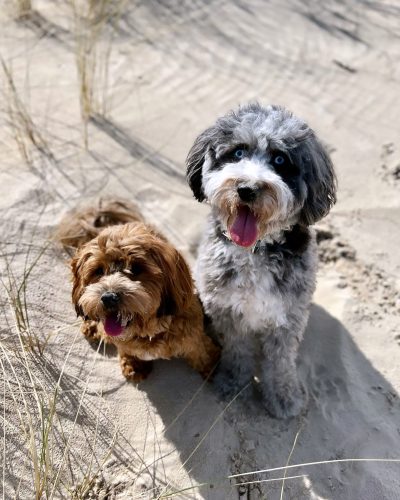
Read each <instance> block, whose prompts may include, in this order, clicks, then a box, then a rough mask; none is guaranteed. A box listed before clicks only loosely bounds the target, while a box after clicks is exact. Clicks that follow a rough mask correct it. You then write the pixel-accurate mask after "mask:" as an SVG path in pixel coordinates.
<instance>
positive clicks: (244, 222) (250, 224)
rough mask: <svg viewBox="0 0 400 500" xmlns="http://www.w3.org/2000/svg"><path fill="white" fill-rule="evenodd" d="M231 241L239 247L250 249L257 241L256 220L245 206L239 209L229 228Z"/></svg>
mask: <svg viewBox="0 0 400 500" xmlns="http://www.w3.org/2000/svg"><path fill="white" fill-rule="evenodd" d="M229 233H230V235H231V238H232V240H233V241H234V242H235V243H236V244H237V245H240V246H241V247H251V246H252V245H254V243H255V242H256V240H257V236H258V229H257V218H256V216H255V215H254V214H253V212H252V211H251V210H250V208H249V207H248V206H246V205H243V206H241V207H240V208H239V210H238V213H237V216H236V219H235V220H234V221H233V224H232V226H231V227H230V228H229Z"/></svg>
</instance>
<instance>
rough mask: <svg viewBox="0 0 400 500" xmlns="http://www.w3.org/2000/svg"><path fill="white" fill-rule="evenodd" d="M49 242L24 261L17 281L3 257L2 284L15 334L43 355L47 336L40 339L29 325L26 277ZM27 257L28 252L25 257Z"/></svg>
mask: <svg viewBox="0 0 400 500" xmlns="http://www.w3.org/2000/svg"><path fill="white" fill-rule="evenodd" d="M48 245H49V244H46V245H45V246H44V247H43V248H42V249H41V250H40V251H39V253H38V255H37V256H36V258H35V259H34V260H33V262H32V263H31V264H30V265H29V266H28V265H27V263H25V268H24V272H23V275H22V278H21V280H20V281H19V280H18V279H17V278H16V276H15V274H14V272H13V270H12V268H11V266H10V263H9V262H8V259H7V258H6V257H5V256H3V257H4V260H5V264H6V273H7V283H5V282H4V281H3V280H2V283H3V286H4V288H5V290H6V293H7V297H8V301H9V305H10V308H11V312H12V315H13V318H14V324H15V328H16V331H17V334H18V336H19V338H20V340H21V342H22V344H23V346H24V348H27V349H29V350H30V351H31V352H34V353H37V354H39V355H43V352H44V349H45V348H46V345H47V342H48V340H49V336H47V338H44V339H40V338H39V337H38V336H37V335H36V333H35V332H34V331H33V329H32V328H31V326H30V322H29V310H28V303H27V286H28V279H29V276H30V274H31V273H32V270H33V269H34V267H35V266H36V265H37V263H38V262H39V260H40V258H41V257H42V255H43V254H44V252H45V251H46V249H47V247H48ZM28 257H29V252H28V254H27V258H28Z"/></svg>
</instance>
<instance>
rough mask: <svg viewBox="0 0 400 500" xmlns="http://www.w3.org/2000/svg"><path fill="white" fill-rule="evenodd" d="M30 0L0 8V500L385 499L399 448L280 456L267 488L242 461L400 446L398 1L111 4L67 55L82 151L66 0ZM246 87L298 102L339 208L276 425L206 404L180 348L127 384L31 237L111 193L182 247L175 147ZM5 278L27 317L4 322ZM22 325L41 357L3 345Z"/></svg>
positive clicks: (257, 409)
mask: <svg viewBox="0 0 400 500" xmlns="http://www.w3.org/2000/svg"><path fill="white" fill-rule="evenodd" d="M17 3H18V2H15V4H17ZM98 5H102V3H101V2H99V3H98ZM33 7H34V12H32V13H31V14H30V15H29V16H25V17H22V18H20V19H19V20H16V12H15V10H14V9H13V8H12V7H11V2H3V3H2V4H1V10H0V12H1V28H0V33H1V34H0V52H1V55H2V58H3V60H4V62H5V64H6V67H7V68H8V71H9V75H11V77H12V79H13V83H14V85H15V92H14V91H13V90H12V89H11V90H10V81H9V80H8V81H7V78H6V77H5V76H4V74H3V84H2V90H3V96H2V100H1V106H0V108H1V115H0V121H1V127H0V152H1V167H0V214H1V235H2V238H1V258H0V261H1V263H0V266H1V267H0V270H1V278H2V282H3V286H2V290H3V291H2V293H1V311H2V312H1V315H2V322H1V325H0V326H1V334H0V335H1V336H0V345H1V350H0V359H1V365H0V367H1V369H0V377H1V380H0V386H1V388H0V394H1V395H0V401H1V407H2V408H1V412H0V415H1V417H2V418H0V422H2V423H1V425H0V427H1V429H0V441H1V450H2V452H1V454H0V455H1V457H0V463H1V464H2V467H1V471H2V473H1V475H2V481H1V482H0V483H1V486H0V490H2V493H3V498H6V499H9V498H10V499H11V498H23V499H32V498H39V497H40V495H42V496H43V497H44V498H46V497H47V498H103V499H105V498H115V499H133V498H143V499H151V498H163V497H162V495H163V494H164V495H165V494H166V493H168V492H169V493H171V492H173V491H178V490H182V489H185V488H189V489H186V490H185V491H181V492H180V493H179V494H178V495H177V496H176V497H178V498H188V499H189V498H190V499H194V498H199V499H209V500H226V499H235V498H239V497H240V498H242V497H243V498H247V499H266V498H268V499H269V500H273V499H280V498H285V499H296V500H298V499H334V500H345V499H348V500H376V499H399V498H400V463H389V462H375V461H371V462H353V463H350V462H334V463H328V464H321V465H310V466H303V467H297V468H291V469H288V470H287V472H286V474H287V476H301V477H297V478H293V479H287V480H286V481H285V482H284V483H283V482H282V480H277V481H274V482H272V481H271V482H265V480H269V479H274V478H275V479H277V478H278V479H279V478H282V477H283V475H284V471H283V470H276V471H272V472H270V473H265V472H264V473H258V474H251V473H252V472H254V471H260V470H265V469H271V468H279V467H282V466H285V465H286V464H287V463H290V464H302V463H309V462H319V461H332V460H344V459H355V458H356V459H363V458H376V459H377V458H379V459H394V458H397V459H400V404H399V396H398V394H399V390H400V371H399V369H398V367H399V359H400V336H399V335H400V334H399V326H400V320H399V312H400V298H399V290H400V272H399V271H400V254H399V251H398V249H399V246H400V231H399V226H400V223H399V220H400V197H399V189H400V174H399V169H400V141H399V127H400V118H399V117H400V100H399V83H400V64H399V59H400V41H399V33H400V8H399V6H398V5H397V3H396V2H395V1H389V0H379V1H366V0H365V1H362V2H351V1H350V0H343V1H340V2H339V1H334V0H328V1H326V2H318V1H317V0H307V1H299V0H291V1H289V0H282V1H278V0H270V1H268V2H267V1H263V0H250V1H244V0H233V1H231V2H223V1H219V2H218V1H215V0H214V1H211V0H207V1H205V2H200V1H197V0H196V1H193V2H179V1H177V0H168V1H165V2H161V1H159V2H156V1H154V0H146V1H141V2H139V1H138V2H122V3H121V6H120V7H119V8H117V14H115V16H114V18H113V19H111V20H110V21H109V22H108V23H106V24H104V23H103V24H102V23H101V22H99V24H98V26H100V28H99V34H98V36H97V37H96V38H95V40H94V42H93V45H92V52H91V53H90V51H89V52H86V56H87V65H88V66H90V64H91V61H93V57H94V56H95V58H96V70H95V71H96V76H95V78H94V90H95V93H94V102H93V106H92V108H93V109H92V115H93V119H92V120H90V123H89V124H88V149H85V147H84V133H83V130H84V128H83V121H82V117H81V111H80V105H79V103H80V101H79V99H80V94H79V78H78V73H77V63H76V61H77V57H78V59H79V58H80V60H81V61H82V57H83V56H82V54H83V53H84V52H82V50H81V51H79V47H81V48H82V46H83V41H84V40H85V38H82V32H80V31H79V30H78V29H77V24H79V23H80V21H79V19H80V18H79V17H75V18H74V16H73V12H72V8H71V5H70V4H69V3H68V2H65V3H64V2H49V1H39V0H38V1H34V2H33ZM98 8H100V7H98ZM77 9H80V7H79V5H78V6H77ZM79 34H80V35H79ZM88 47H89V49H90V47H91V46H90V44H89V46H88V45H86V49H88ZM79 54H80V55H79ZM104 68H108V71H104ZM1 71H2V72H3V73H4V71H3V69H1ZM89 73H90V72H89ZM254 99H257V100H260V101H261V102H262V103H265V104H266V103H278V104H282V105H285V106H287V107H288V108H290V109H292V110H293V111H294V112H295V113H297V114H299V115H300V116H302V117H304V118H305V119H306V120H307V121H308V122H309V123H310V124H311V125H312V127H313V128H314V129H315V130H316V131H317V133H318V134H319V135H320V137H321V138H322V139H323V140H324V141H325V142H326V144H327V145H328V147H329V149H330V151H331V154H332V158H333V160H334V163H335V165H336V170H337V173H338V177H339V196H338V203H337V205H336V206H335V208H334V209H333V210H332V213H331V214H330V216H329V217H328V218H327V219H326V220H325V221H323V222H322V223H321V224H320V226H319V239H320V257H321V264H320V271H319V277H318V287H317V291H316V294H315V297H314V304H313V306H312V310H311V317H310V321H309V325H308V328H307V331H306V335H305V339H304V342H303V345H302V347H301V353H300V356H299V369H300V373H301V377H302V380H303V382H304V384H305V385H306V386H307V387H308V392H309V401H308V404H307V407H306V410H305V412H304V414H303V415H302V416H300V417H298V418H295V419H292V420H289V421H278V420H274V419H272V418H270V417H269V416H268V415H267V414H266V412H265V410H264V409H263V408H262V406H261V404H260V402H259V401H258V400H257V399H256V398H255V397H254V395H253V394H251V392H250V391H247V392H248V393H247V394H243V397H240V398H238V399H237V400H235V401H233V402H232V403H231V404H230V405H229V407H226V403H223V402H222V401H220V400H219V398H218V396H217V395H216V393H215V392H214V391H213V389H212V387H211V386H209V385H207V384H206V385H204V384H203V383H202V380H201V378H200V376H199V375H198V374H196V373H194V372H193V371H191V370H190V369H189V367H188V366H186V365H185V363H183V362H180V361H169V362H167V361H159V362H157V363H156V364H155V370H154V373H152V375H151V376H150V377H149V379H148V380H147V381H146V382H144V383H143V384H141V385H140V386H139V387H135V386H133V385H131V384H129V383H126V382H125V381H124V379H123V378H122V376H121V373H120V369H119V366H118V362H117V359H116V357H115V353H113V352H108V353H103V352H96V350H94V349H92V348H91V347H90V346H89V345H88V344H87V343H86V341H85V339H83V338H82V337H81V335H80V333H79V326H78V322H77V321H76V318H75V315H74V311H73V308H72V305H71V302H70V290H71V284H70V277H69V271H68V266H67V256H66V255H65V254H64V253H63V252H62V251H61V250H60V248H59V247H57V245H56V244H55V243H54V242H51V241H50V240H49V238H50V236H51V234H52V233H53V231H54V229H55V227H56V225H57V223H58V221H59V220H60V219H61V217H62V215H63V214H64V213H65V211H66V210H68V209H69V208H72V207H74V206H75V205H76V204H78V203H81V202H83V201H86V200H88V199H95V198H96V197H98V196H101V195H113V196H118V197H122V198H128V199H130V200H136V201H137V202H138V203H139V205H140V207H141V209H142V211H143V213H144V214H145V216H146V217H147V219H148V220H149V221H151V222H153V223H155V224H156V225H157V226H158V227H159V228H160V229H161V230H163V231H164V232H165V234H166V235H168V237H169V238H170V239H171V241H173V242H174V244H175V245H176V246H177V247H178V248H179V249H180V250H182V251H183V252H184V254H185V255H186V257H187V258H188V260H189V261H190V262H191V263H193V262H194V259H195V252H196V246H197V242H198V239H199V236H200V234H201V231H202V226H203V224H204V220H205V217H206V214H207V212H208V207H207V206H206V205H200V204H198V203H197V202H196V201H195V200H194V199H193V198H192V196H191V192H190V190H189V188H188V187H187V185H186V183H185V179H184V172H185V169H184V161H185V156H186V154H187V152H188V150H189V148H190V146H191V144H192V142H193V140H194V138H195V137H196V135H197V134H198V133H200V132H201V131H202V130H203V129H204V128H205V127H206V126H208V125H209V124H211V123H212V122H213V121H214V119H215V118H216V117H217V116H218V115H219V114H221V113H223V112H225V111H226V110H228V109H230V108H231V107H234V106H236V105H237V104H238V103H239V102H246V101H248V100H254ZM95 113H97V114H95ZM27 117H28V118H27ZM30 120H31V121H30ZM31 129H33V130H34V133H33V135H32V134H31V135H29V130H31ZM28 270H30V272H29V273H28V274H29V276H28V277H27V279H26V280H25V281H24V278H23V277H24V275H26V274H27V271H28ZM24 283H25V285H26V286H25V287H24V286H22V285H23V284H24ZM18 287H19V296H20V297H22V298H23V295H24V290H25V288H26V303H27V311H28V319H29V328H28V327H27V325H26V324H25V325H24V324H22V325H21V321H20V326H19V330H18V328H16V326H15V317H14V316H13V314H14V312H15V297H16V296H17V295H18V293H17V289H18ZM6 292H7V293H6ZM13 298H14V299H13ZM12 302H14V308H13V307H10V303H12ZM22 302H23V301H22ZM20 310H22V317H25V316H26V313H24V307H23V304H22V307H21V308H20ZM24 314H25V316H24ZM17 317H19V316H18V307H17ZM18 331H19V332H22V333H20V335H18ZM27 331H29V332H30V335H31V336H32V338H33V339H35V338H38V339H39V342H40V349H39V350H40V352H38V348H36V349H34V352H33V353H32V352H31V350H29V349H27V348H26V347H23V346H25V345H26V343H25V344H24V343H23V342H22V344H21V342H20V338H21V336H22V339H25V340H26V337H27ZM39 409H41V411H42V413H40V411H39ZM53 410H54V412H53ZM29 415H30V416H29ZM47 434H48V436H49V437H48V440H47V441H48V445H47V447H42V445H41V443H42V440H43V436H45V437H46V436H47ZM33 450H36V452H37V453H38V455H37V462H36V464H37V465H36V475H35V474H34V470H35V467H34V464H35V460H34V459H35V454H34V453H33ZM43 450H44V451H43ZM41 458H42V461H40V459H41ZM249 473H250V474H249ZM236 474H244V475H242V476H240V477H237V478H230V479H229V476H232V475H236ZM35 478H36V481H35ZM257 481H258V482H257ZM260 481H261V482H260ZM249 482H250V483H251V484H245V483H249ZM238 483H243V484H238ZM35 492H36V497H35ZM38 492H39V493H38Z"/></svg>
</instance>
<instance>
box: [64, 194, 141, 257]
mask: <svg viewBox="0 0 400 500" xmlns="http://www.w3.org/2000/svg"><path fill="white" fill-rule="evenodd" d="M127 222H143V217H142V214H141V213H140V212H139V210H138V208H137V206H136V205H134V204H132V203H130V202H128V201H126V200H113V199H108V198H105V199H102V198H101V199H99V200H98V202H97V204H96V205H89V206H84V207H78V208H76V209H74V210H71V211H70V212H68V213H67V214H66V215H65V216H64V217H63V219H62V220H61V223H60V225H59V228H58V231H57V232H56V234H55V239H56V240H58V241H60V242H61V244H62V245H63V246H64V248H65V249H66V250H67V252H68V253H69V254H70V255H71V256H72V255H74V254H75V250H76V249H77V248H79V247H81V246H82V245H83V244H84V243H87V242H88V241H90V240H91V239H93V238H95V237H96V236H98V234H100V231H101V230H102V229H104V228H105V227H108V226H115V225H117V224H126V223H127Z"/></svg>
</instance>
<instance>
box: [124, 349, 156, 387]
mask: <svg viewBox="0 0 400 500" xmlns="http://www.w3.org/2000/svg"><path fill="white" fill-rule="evenodd" d="M120 365H121V370H122V374H123V375H124V377H125V378H126V379H127V380H129V381H130V382H134V383H135V384H137V383H139V382H142V381H143V380H145V379H146V378H147V377H148V375H149V373H150V372H151V369H152V363H150V362H146V361H138V360H136V359H135V358H132V357H130V356H124V357H121V358H120Z"/></svg>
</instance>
